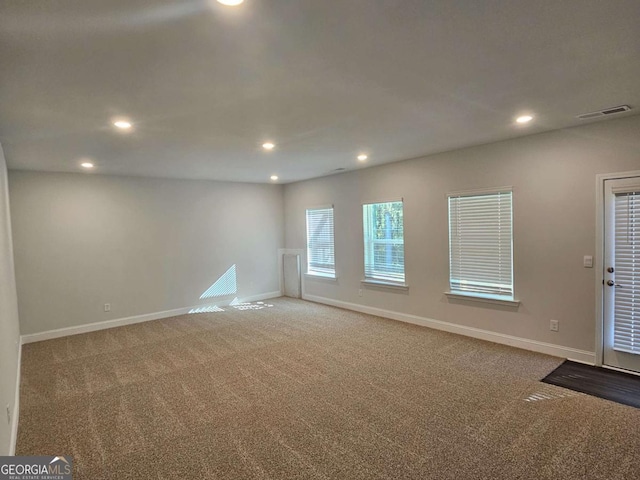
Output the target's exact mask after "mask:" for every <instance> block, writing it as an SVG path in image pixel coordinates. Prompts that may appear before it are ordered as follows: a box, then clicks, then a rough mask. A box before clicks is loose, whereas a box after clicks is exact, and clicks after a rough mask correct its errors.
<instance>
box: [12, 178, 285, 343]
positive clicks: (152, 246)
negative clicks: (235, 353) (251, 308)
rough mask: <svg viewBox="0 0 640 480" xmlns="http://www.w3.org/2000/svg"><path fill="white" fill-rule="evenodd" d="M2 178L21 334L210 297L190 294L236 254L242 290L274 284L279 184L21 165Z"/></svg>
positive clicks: (248, 292)
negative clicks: (9, 209)
mask: <svg viewBox="0 0 640 480" xmlns="http://www.w3.org/2000/svg"><path fill="white" fill-rule="evenodd" d="M9 186H10V192H11V202H12V205H11V206H12V220H13V234H14V246H15V262H16V280H17V286H18V299H19V308H20V325H21V332H22V334H32V333H37V332H43V331H48V330H54V329H59V328H63V327H72V326H78V325H85V324H88V323H93V322H98V321H103V320H111V319H120V318H125V317H130V316H135V315H141V314H149V313H154V312H162V311H166V310H172V309H178V308H183V307H188V306H193V305H197V304H210V303H214V302H215V301H216V300H215V299H213V300H199V297H200V295H201V294H202V293H203V292H204V291H206V290H207V289H208V288H209V287H210V286H211V285H212V284H213V283H214V282H215V281H216V279H218V278H219V277H220V276H221V275H222V274H223V273H224V272H225V271H226V270H227V269H228V268H229V267H230V266H232V265H234V264H236V265H237V277H238V296H239V297H240V298H243V297H249V296H254V295H259V294H264V293H269V292H274V291H278V290H279V278H278V270H277V249H278V248H279V247H282V243H283V232H284V223H283V222H284V220H283V191H282V190H283V189H282V187H281V186H277V185H256V184H242V183H221V182H208V181H187V180H167V179H152V178H136V177H114V176H104V175H92V174H82V173H78V174H59V173H36V172H22V171H11V172H10V174H9ZM231 298H233V297H231ZM105 303H110V304H111V312H109V313H105V312H104V308H103V305H104V304H105Z"/></svg>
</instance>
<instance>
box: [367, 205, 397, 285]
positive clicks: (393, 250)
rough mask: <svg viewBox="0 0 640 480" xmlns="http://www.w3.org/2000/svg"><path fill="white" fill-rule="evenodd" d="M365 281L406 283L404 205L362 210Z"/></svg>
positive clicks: (368, 207)
mask: <svg viewBox="0 0 640 480" xmlns="http://www.w3.org/2000/svg"><path fill="white" fill-rule="evenodd" d="M362 216H363V228H364V277H365V280H374V281H378V282H389V283H401V284H403V283H404V220H403V208H402V202H387V203H371V204H367V205H363V206H362Z"/></svg>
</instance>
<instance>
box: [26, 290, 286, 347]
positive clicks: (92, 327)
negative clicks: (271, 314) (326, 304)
mask: <svg viewBox="0 0 640 480" xmlns="http://www.w3.org/2000/svg"><path fill="white" fill-rule="evenodd" d="M281 295H282V294H281V293H280V292H279V291H276V292H267V293H260V294H257V295H251V296H249V297H243V298H240V299H239V300H240V301H241V302H257V301H260V300H267V299H269V298H276V297H280V296H281ZM230 302H231V300H226V301H223V302H217V303H216V305H218V306H219V307H224V306H226V305H229V303H230ZM202 306H204V305H194V306H191V307H183V308H176V309H174V310H165V311H163V312H155V313H145V314H142V315H134V316H132V317H125V318H116V319H114V320H105V321H103V322H95V323H87V324H84V325H78V326H75V327H66V328H58V329H56V330H47V331H45V332H39V333H31V334H28V335H22V343H23V344H24V343H33V342H41V341H43V340H51V339H54V338H60V337H67V336H70V335H78V334H81V333H89V332H96V331H98V330H106V329H108V328H115V327H123V326H125V325H133V324H136V323H142V322H149V321H151V320H160V319H161V318H168V317H175V316H178V315H185V314H187V313H189V311H190V310H192V309H195V308H198V307H202Z"/></svg>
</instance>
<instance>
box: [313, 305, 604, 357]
mask: <svg viewBox="0 0 640 480" xmlns="http://www.w3.org/2000/svg"><path fill="white" fill-rule="evenodd" d="M303 299H304V300H309V301H311V302H316V303H323V304H325V305H331V306H334V307H339V308H344V309H346V310H353V311H356V312H361V313H367V314H369V315H376V316H378V317H384V318H389V319H391V320H398V321H400V322H406V323H413V324H415V325H422V326H423V327H429V328H433V329H435V330H443V331H445V332H450V333H457V334H458V335H464V336H467V337H473V338H478V339H480V340H487V341H489V342H493V343H500V344H503V345H509V346H511V347H517V348H522V349H524V350H531V351H533V352H539V353H545V354H547V355H553V356H554V357H560V358H567V359H569V360H576V361H578V362H582V363H588V364H590V365H594V364H595V360H596V354H595V352H588V351H586V350H578V349H575V348H570V347H564V346H562V345H554V344H552V343H545V342H539V341H537V340H529V339H527V338H521V337H514V336H511V335H505V334H503V333H497V332H492V331H490V330H482V329H480V328H474V327H467V326H464V325H456V324H454V323H449V322H443V321H441V320H434V319H432V318H425V317H419V316H417V315H410V314H407V313H400V312H393V311H391V310H384V309H381V308H375V307H368V306H366V305H358V304H357V303H349V302H343V301H340V300H334V299H331V298H325V297H318V296H315V295H304V296H303Z"/></svg>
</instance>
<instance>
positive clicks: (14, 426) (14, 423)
mask: <svg viewBox="0 0 640 480" xmlns="http://www.w3.org/2000/svg"><path fill="white" fill-rule="evenodd" d="M21 367H22V342H21V341H19V342H18V372H17V373H16V392H15V398H14V400H13V412H12V414H13V415H12V417H11V438H10V440H9V455H11V456H13V455H15V454H16V444H17V443H18V417H19V416H20V371H21Z"/></svg>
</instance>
